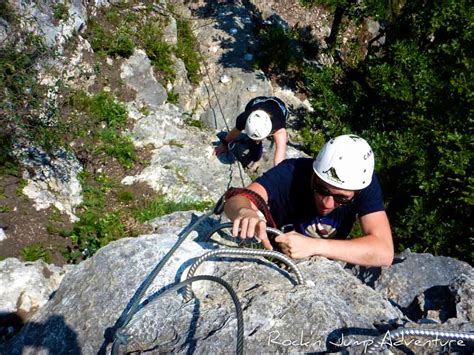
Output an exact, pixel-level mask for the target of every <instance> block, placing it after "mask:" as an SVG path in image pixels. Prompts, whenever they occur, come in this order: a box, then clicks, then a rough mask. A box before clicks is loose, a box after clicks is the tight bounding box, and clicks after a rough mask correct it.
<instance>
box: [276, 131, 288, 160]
mask: <svg viewBox="0 0 474 355" xmlns="http://www.w3.org/2000/svg"><path fill="white" fill-rule="evenodd" d="M273 139H274V140H275V155H274V157H273V166H277V165H278V164H280V163H281V162H282V161H283V160H285V158H286V143H287V142H288V136H287V134H286V129H285V128H280V129H279V130H277V131H276V132H275V133H273Z"/></svg>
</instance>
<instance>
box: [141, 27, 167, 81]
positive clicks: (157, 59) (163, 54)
mask: <svg viewBox="0 0 474 355" xmlns="http://www.w3.org/2000/svg"><path fill="white" fill-rule="evenodd" d="M140 32H141V38H140V42H141V43H142V45H143V48H144V50H145V52H146V54H147V56H148V58H150V61H151V63H152V64H153V66H154V67H155V69H156V70H157V71H159V72H160V73H161V75H162V78H163V80H164V81H167V80H169V81H174V79H175V77H176V72H175V70H174V69H173V58H172V56H171V55H172V53H173V46H171V45H170V44H168V43H166V42H165V41H164V40H163V30H162V29H161V27H160V26H159V24H157V23H154V22H151V21H150V22H147V23H145V24H144V25H143V27H142V28H141V30H140Z"/></svg>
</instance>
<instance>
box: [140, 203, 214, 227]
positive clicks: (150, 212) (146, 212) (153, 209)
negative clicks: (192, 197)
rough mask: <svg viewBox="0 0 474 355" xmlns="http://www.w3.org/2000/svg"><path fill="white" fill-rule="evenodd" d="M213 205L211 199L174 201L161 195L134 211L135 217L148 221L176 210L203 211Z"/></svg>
mask: <svg viewBox="0 0 474 355" xmlns="http://www.w3.org/2000/svg"><path fill="white" fill-rule="evenodd" d="M211 206H212V202H209V201H185V202H174V201H169V200H166V199H165V198H163V197H159V198H157V199H156V200H154V201H152V202H151V203H149V204H148V205H146V206H145V207H143V208H139V209H135V210H134V211H133V215H134V217H135V218H136V219H137V220H138V221H139V222H140V223H143V222H146V221H149V220H151V219H153V218H156V217H160V216H164V215H167V214H170V213H172V212H176V211H189V210H197V211H203V210H205V209H208V208H210V207H211Z"/></svg>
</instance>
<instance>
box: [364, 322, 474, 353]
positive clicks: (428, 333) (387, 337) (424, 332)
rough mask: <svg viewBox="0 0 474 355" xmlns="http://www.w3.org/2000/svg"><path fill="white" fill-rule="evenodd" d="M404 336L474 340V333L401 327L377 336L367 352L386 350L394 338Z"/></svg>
mask: <svg viewBox="0 0 474 355" xmlns="http://www.w3.org/2000/svg"><path fill="white" fill-rule="evenodd" d="M403 336H422V337H431V338H436V339H448V340H455V341H456V340H458V341H459V340H465V341H474V333H466V332H452V331H443V330H436V329H414V328H401V329H396V330H393V331H391V332H387V333H385V334H383V335H380V336H378V337H377V338H375V339H374V342H373V344H371V345H370V346H369V347H368V348H367V354H379V353H380V352H382V351H383V350H384V348H385V345H387V344H391V343H392V338H400V337H403Z"/></svg>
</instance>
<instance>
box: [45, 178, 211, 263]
mask: <svg viewBox="0 0 474 355" xmlns="http://www.w3.org/2000/svg"><path fill="white" fill-rule="evenodd" d="M80 180H81V184H82V187H83V202H82V204H81V205H80V206H79V207H78V211H77V216H78V217H79V218H80V220H79V221H78V222H76V223H75V224H74V226H73V227H72V229H71V230H63V231H61V234H62V235H63V236H64V237H67V238H69V239H70V240H71V243H72V246H71V247H68V248H67V250H65V251H64V253H63V255H64V257H65V259H66V260H67V261H68V262H71V263H76V262H79V261H81V260H83V259H86V258H88V257H90V256H92V255H94V253H95V252H97V250H99V248H101V247H103V246H105V245H107V244H109V243H110V242H112V241H114V240H118V239H120V238H123V237H131V236H135V235H138V234H139V232H140V230H139V229H138V227H137V224H138V223H143V222H146V221H148V220H150V219H152V218H155V217H159V216H163V215H165V214H169V213H172V212H175V211H186V210H191V209H193V210H203V209H206V208H208V207H210V206H211V205H212V203H211V202H201V201H190V202H173V201H169V200H166V199H165V198H164V197H158V198H156V199H154V200H151V201H148V200H145V201H142V200H136V199H135V196H134V195H133V193H132V192H131V191H128V190H122V189H121V188H120V187H119V184H118V183H116V182H114V181H113V180H112V179H111V178H110V177H108V176H106V175H103V174H102V175H95V176H93V175H92V174H90V173H87V172H84V173H82V174H81V175H80ZM112 195H113V196H115V197H116V198H117V200H118V201H119V202H121V204H117V203H114V202H113V199H111V198H110V197H111V196H112ZM51 230H52V231H53V232H56V230H55V227H54V226H51Z"/></svg>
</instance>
